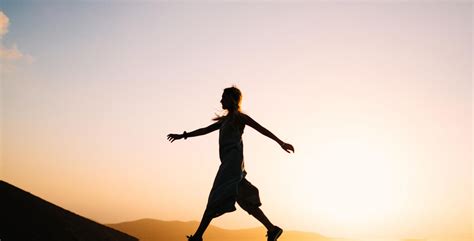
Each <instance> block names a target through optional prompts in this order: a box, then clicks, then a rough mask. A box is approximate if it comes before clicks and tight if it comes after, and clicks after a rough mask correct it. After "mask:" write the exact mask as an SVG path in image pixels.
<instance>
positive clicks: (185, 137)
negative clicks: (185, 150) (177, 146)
mask: <svg viewBox="0 0 474 241" xmlns="http://www.w3.org/2000/svg"><path fill="white" fill-rule="evenodd" d="M183 137H184V139H185V140H186V139H188V133H187V132H186V131H184V132H183Z"/></svg>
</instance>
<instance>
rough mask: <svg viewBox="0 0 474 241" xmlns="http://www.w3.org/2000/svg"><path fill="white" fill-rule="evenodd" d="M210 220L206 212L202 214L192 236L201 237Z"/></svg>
mask: <svg viewBox="0 0 474 241" xmlns="http://www.w3.org/2000/svg"><path fill="white" fill-rule="evenodd" d="M211 221H212V217H210V216H207V215H206V214H204V215H203V216H202V219H201V223H199V227H198V229H197V230H196V233H194V235H193V237H199V238H202V235H203V234H204V232H205V231H206V229H207V227H208V226H209V224H210V223H211Z"/></svg>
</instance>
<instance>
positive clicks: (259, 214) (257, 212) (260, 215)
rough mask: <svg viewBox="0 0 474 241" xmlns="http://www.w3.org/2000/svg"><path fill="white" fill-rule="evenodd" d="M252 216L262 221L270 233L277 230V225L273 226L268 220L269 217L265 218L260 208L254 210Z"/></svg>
mask: <svg viewBox="0 0 474 241" xmlns="http://www.w3.org/2000/svg"><path fill="white" fill-rule="evenodd" d="M250 215H252V216H254V217H255V218H256V219H257V220H258V221H260V222H261V223H262V224H263V225H264V226H265V228H267V230H268V231H272V230H274V229H275V225H273V224H272V223H271V222H270V220H268V218H267V216H265V214H264V213H263V211H262V209H260V208H259V207H257V208H254V209H252V210H251V211H250Z"/></svg>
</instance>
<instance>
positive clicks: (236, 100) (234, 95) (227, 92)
mask: <svg viewBox="0 0 474 241" xmlns="http://www.w3.org/2000/svg"><path fill="white" fill-rule="evenodd" d="M222 95H223V96H227V97H229V100H230V101H231V105H230V106H229V107H228V108H229V109H228V110H227V114H226V115H222V116H220V115H217V117H215V118H214V119H213V120H215V121H220V120H222V119H224V118H225V117H226V116H228V115H230V114H232V115H233V114H238V113H239V112H240V103H241V102H242V92H241V91H240V90H239V89H238V88H237V87H235V86H232V87H228V88H225V89H224V93H223V94H222Z"/></svg>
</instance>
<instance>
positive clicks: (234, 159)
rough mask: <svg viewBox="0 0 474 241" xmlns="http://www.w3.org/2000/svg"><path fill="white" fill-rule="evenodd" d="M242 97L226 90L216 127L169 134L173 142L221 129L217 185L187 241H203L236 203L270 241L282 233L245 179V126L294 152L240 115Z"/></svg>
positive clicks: (289, 146) (244, 115)
mask: <svg viewBox="0 0 474 241" xmlns="http://www.w3.org/2000/svg"><path fill="white" fill-rule="evenodd" d="M241 100H242V94H241V92H240V90H239V89H238V88H236V87H235V86H234V87H230V88H226V89H224V93H223V94H222V99H221V104H222V108H223V109H224V110H226V111H227V114H226V115H224V116H218V117H216V118H214V119H213V120H214V121H215V122H214V123H213V124H211V125H209V126H207V127H204V128H200V129H197V130H195V131H192V132H189V133H187V132H186V131H184V132H183V134H169V135H168V140H169V141H171V142H173V141H175V140H179V139H182V138H184V139H187V138H188V137H194V136H200V135H205V134H208V133H211V132H213V131H215V130H219V157H220V160H221V165H220V166H219V170H218V171H217V175H216V178H215V179H214V184H213V186H212V189H211V192H210V194H209V199H208V203H207V207H206V210H205V211H204V215H203V217H202V220H201V223H200V224H199V227H198V229H197V230H196V232H195V233H194V235H190V236H187V238H188V241H202V235H203V234H204V232H205V231H206V229H207V227H208V226H209V224H210V223H211V221H212V219H213V218H215V217H218V216H220V215H222V214H224V213H227V212H232V211H235V210H236V209H235V202H237V203H238V204H239V206H240V207H242V209H244V210H245V211H247V212H248V213H249V214H250V215H252V216H253V217H255V218H256V219H257V220H258V221H260V222H261V223H262V224H263V225H264V226H265V227H266V228H267V237H268V241H275V240H277V239H278V237H280V235H281V234H282V232H283V230H282V229H281V228H279V227H277V226H275V225H273V224H272V223H271V222H270V220H268V218H267V217H266V216H265V214H264V213H263V211H262V210H261V209H260V206H261V203H260V197H259V194H258V189H257V188H256V187H255V186H253V185H252V184H251V183H250V182H249V181H247V180H246V179H245V176H246V174H247V173H246V172H245V169H244V156H243V143H242V134H243V132H244V128H245V126H246V125H249V126H251V127H252V128H254V129H255V130H257V131H258V132H260V133H261V134H263V135H265V136H267V137H269V138H271V139H273V140H274V141H276V142H277V143H278V144H279V145H280V146H281V148H283V150H285V151H286V152H288V153H290V151H293V152H294V148H293V146H292V145H291V144H288V143H285V142H283V141H281V140H280V139H279V138H278V137H276V136H275V135H274V134H272V133H271V132H270V131H269V130H267V129H266V128H264V127H263V126H261V125H260V124H258V123H257V122H256V121H254V120H253V119H252V118H250V116H248V115H246V114H244V113H242V112H240V103H241Z"/></svg>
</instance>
